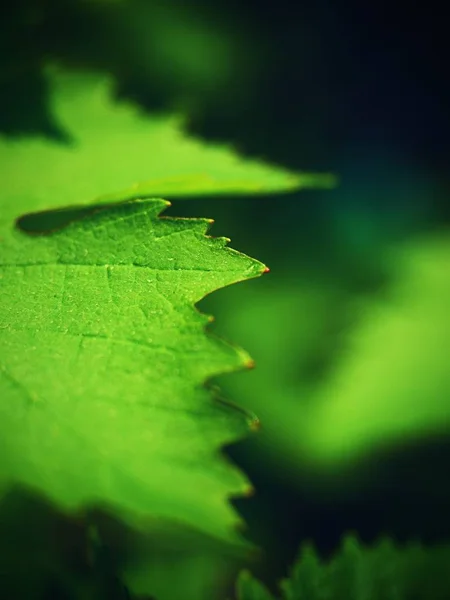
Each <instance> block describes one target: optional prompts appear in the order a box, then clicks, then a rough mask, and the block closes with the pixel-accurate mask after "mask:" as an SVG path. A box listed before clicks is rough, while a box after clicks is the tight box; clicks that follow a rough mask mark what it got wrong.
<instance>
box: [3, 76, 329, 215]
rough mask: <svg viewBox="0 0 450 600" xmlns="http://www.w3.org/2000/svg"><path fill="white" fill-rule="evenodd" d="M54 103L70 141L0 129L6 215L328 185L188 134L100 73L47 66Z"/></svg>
mask: <svg viewBox="0 0 450 600" xmlns="http://www.w3.org/2000/svg"><path fill="white" fill-rule="evenodd" d="M48 76H49V78H50V79H49V85H50V90H51V92H50V103H51V107H52V113H53V115H54V118H55V120H56V122H57V123H58V124H59V126H60V128H61V129H62V131H63V133H64V135H65V138H66V140H65V142H63V141H61V140H60V141H57V140H55V139H48V138H43V137H25V138H16V139H15V138H8V137H0V164H1V165H2V170H1V185H2V196H3V200H2V204H3V206H2V217H1V218H2V220H5V221H9V220H11V219H13V218H16V217H17V216H18V215H21V214H23V213H25V212H27V211H35V212H38V211H41V210H49V209H56V208H60V207H66V206H68V205H71V206H73V205H91V204H104V203H107V204H108V203H111V202H115V201H122V200H130V199H133V198H147V197H154V198H155V197H156V198H157V197H163V198H172V197H174V196H189V195H201V194H224V193H226V194H230V193H232V194H239V193H244V194H248V193H250V194H252V193H271V192H282V191H287V190H295V189H298V188H301V187H310V186H325V187H327V186H330V185H333V182H334V180H333V178H332V177H331V176H329V175H317V174H308V173H305V174H293V173H291V172H289V171H287V170H285V169H282V168H277V167H273V166H269V165H267V164H265V163H263V162H258V161H251V160H246V159H243V158H241V157H239V156H238V155H237V154H236V153H235V152H234V151H233V150H232V149H231V148H229V147H226V146H223V145H221V146H218V145H216V146H213V145H209V146H208V145H207V144H205V143H204V142H203V141H200V140H196V139H194V138H191V137H188V136H187V135H186V133H185V132H184V131H183V127H182V120H183V119H182V117H181V116H180V115H178V116H177V115H175V116H174V115H172V116H167V115H159V116H155V115H153V116H148V115H145V114H143V113H142V112H140V111H139V110H138V109H137V108H136V107H135V106H133V105H132V104H131V103H126V102H114V101H113V98H112V89H111V88H112V86H111V82H110V81H109V80H108V79H107V78H105V77H102V76H100V75H98V74H95V73H86V72H63V71H58V70H56V69H55V68H52V69H49V70H48Z"/></svg>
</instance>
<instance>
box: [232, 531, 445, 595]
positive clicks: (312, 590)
mask: <svg viewBox="0 0 450 600" xmlns="http://www.w3.org/2000/svg"><path fill="white" fill-rule="evenodd" d="M449 559H450V546H449V545H445V546H444V545H442V546H433V547H423V546H421V545H418V544H409V545H407V546H404V547H403V548H400V547H397V546H396V545H395V544H394V543H393V541H392V540H391V539H389V538H383V539H380V540H379V541H378V542H377V543H375V544H374V545H373V546H371V547H365V546H363V545H362V544H361V543H360V542H359V541H358V539H357V538H356V537H355V536H353V535H347V536H346V537H345V538H344V540H343V544H342V548H341V549H340V551H338V552H337V553H336V554H335V556H334V557H332V559H331V560H329V561H322V560H320V559H319V558H318V557H317V555H316V553H315V551H314V549H313V548H311V547H310V548H305V549H303V550H302V551H301V552H300V554H299V558H298V559H297V561H296V564H295V566H294V568H293V570H292V573H291V577H290V578H289V579H286V580H284V581H283V582H281V585H280V587H281V592H282V596H281V597H282V598H283V600H343V599H344V598H345V599H346V600H410V599H411V598H427V599H428V598H429V600H444V598H448V597H449V594H450V577H449V574H448V561H449ZM313 581H314V582H316V583H315V584H313V586H311V582H313ZM319 581H320V584H319ZM237 590H238V600H274V599H273V597H272V596H271V595H270V594H269V593H268V592H267V591H266V590H265V588H263V586H262V585H261V584H260V583H259V582H258V581H257V580H255V579H253V578H252V576H251V575H250V574H249V573H247V572H244V573H243V574H241V576H240V577H239V579H238V583H237Z"/></svg>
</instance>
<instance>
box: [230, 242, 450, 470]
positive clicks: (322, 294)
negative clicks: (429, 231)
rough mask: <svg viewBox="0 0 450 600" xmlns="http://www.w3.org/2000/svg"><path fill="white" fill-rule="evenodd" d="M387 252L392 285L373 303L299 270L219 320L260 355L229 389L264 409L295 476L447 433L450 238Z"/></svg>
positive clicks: (250, 293) (264, 438) (265, 437)
mask: <svg viewBox="0 0 450 600" xmlns="http://www.w3.org/2000/svg"><path fill="white" fill-rule="evenodd" d="M380 252H382V254H381V256H379V257H378V260H379V261H381V262H382V263H384V267H385V269H386V270H387V272H388V273H389V280H390V283H389V284H388V286H387V288H385V289H383V290H382V291H380V292H379V293H378V294H377V296H376V297H374V298H372V299H370V298H369V299H368V298H365V299H363V298H361V297H359V298H358V297H357V296H355V295H350V293H349V292H348V291H345V289H344V288H340V287H339V285H334V286H333V285H330V284H329V283H328V284H327V283H326V282H325V281H324V280H322V281H320V277H317V276H316V278H315V280H312V279H307V278H306V277H304V278H302V277H301V276H297V277H295V275H292V276H290V277H284V278H283V279H281V278H279V279H278V281H276V282H274V281H272V282H269V281H266V282H264V283H262V285H261V286H253V288H252V289H246V290H244V289H242V288H241V290H240V295H241V297H236V298H235V299H231V298H227V302H226V303H225V302H224V303H223V304H222V306H221V309H222V318H221V327H224V328H225V329H226V330H227V331H229V332H230V334H231V335H233V337H234V338H236V337H237V338H238V339H240V340H245V342H246V343H247V344H249V345H250V346H253V352H254V354H255V355H256V356H257V361H258V368H257V369H256V370H255V371H254V372H253V373H251V374H250V376H249V377H248V378H242V377H239V376H235V377H233V378H231V379H230V380H229V381H228V382H225V381H223V382H222V384H223V387H224V388H226V389H227V391H228V393H230V394H232V396H233V397H234V398H239V399H240V401H241V402H242V403H243V404H245V406H246V407H247V408H249V409H251V410H253V411H255V412H256V414H258V415H259V417H260V418H261V421H262V427H263V429H262V432H261V434H260V436H259V445H262V444H264V446H265V452H266V453H269V454H271V455H272V457H273V455H274V453H276V454H277V457H278V458H277V459H278V461H279V462H280V464H290V466H291V468H292V469H293V470H294V473H295V470H296V468H298V467H299V466H300V465H301V464H310V466H313V467H314V469H319V472H320V469H321V468H324V467H327V468H331V467H332V468H339V465H342V464H346V463H348V462H350V463H352V462H358V461H359V460H360V459H361V458H362V457H363V456H364V455H366V454H368V453H369V454H370V453H371V452H374V451H377V449H379V448H380V447H383V446H392V445H396V444H399V443H400V444H402V443H403V442H405V441H406V442H408V441H410V440H411V439H412V440H417V439H420V438H421V437H427V436H429V435H430V434H440V433H447V434H449V433H450V402H449V396H448V394H449V389H450V375H449V369H448V356H450V317H449V315H448V306H449V305H450V270H449V268H448V266H449V264H450V242H449V238H448V236H447V235H445V234H441V235H438V234H437V235H436V236H429V237H425V238H424V239H421V238H418V239H416V240H410V241H409V242H408V243H405V244H402V245H400V246H399V247H397V248H396V247H394V248H392V249H391V250H390V251H389V252H388V251H387V250H386V249H384V251H383V250H381V249H380ZM269 277H270V276H269ZM275 277H276V275H275ZM258 287H259V289H258ZM225 311H228V314H227V316H226V317H225V316H224V313H225ZM225 319H226V320H225ZM259 449H261V448H260V447H259ZM319 477H320V473H319Z"/></svg>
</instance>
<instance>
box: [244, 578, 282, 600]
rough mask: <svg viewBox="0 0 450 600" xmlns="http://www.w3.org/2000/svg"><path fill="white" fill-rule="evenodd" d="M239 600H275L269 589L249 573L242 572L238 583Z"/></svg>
mask: <svg viewBox="0 0 450 600" xmlns="http://www.w3.org/2000/svg"><path fill="white" fill-rule="evenodd" d="M237 597H238V600H273V596H272V594H271V593H270V592H269V591H268V590H267V588H266V587H265V586H264V585H263V584H262V583H261V582H259V581H258V580H257V579H255V578H254V577H253V576H252V575H251V573H249V572H248V571H241V573H240V574H239V577H238V581H237Z"/></svg>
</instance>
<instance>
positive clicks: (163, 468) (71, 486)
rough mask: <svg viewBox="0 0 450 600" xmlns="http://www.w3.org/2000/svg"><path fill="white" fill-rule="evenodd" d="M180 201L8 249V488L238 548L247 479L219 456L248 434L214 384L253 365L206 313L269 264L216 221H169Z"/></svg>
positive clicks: (3, 448) (0, 389) (4, 272)
mask: <svg viewBox="0 0 450 600" xmlns="http://www.w3.org/2000/svg"><path fill="white" fill-rule="evenodd" d="M167 204H168V203H167V202H165V201H162V200H147V201H134V202H128V203H123V204H121V205H119V206H117V207H115V208H109V209H102V210H99V211H98V212H96V213H94V214H93V215H91V216H90V217H88V218H85V219H82V220H80V221H76V222H74V223H72V224H70V225H69V226H68V227H66V228H65V229H63V230H61V231H59V232H56V233H54V234H53V235H49V236H34V237H33V236H27V235H25V234H23V233H22V232H19V231H12V232H11V233H10V235H9V237H8V240H7V243H4V244H3V245H2V252H1V254H0V281H1V288H2V293H1V299H0V340H1V351H0V357H1V360H0V364H1V367H0V456H1V461H0V489H1V488H4V489H8V488H10V487H12V486H14V485H17V484H21V485H24V486H27V487H29V488H31V489H33V490H36V491H38V492H41V493H43V494H44V495H46V496H47V497H48V498H50V499H51V500H53V501H54V502H56V503H57V504H58V505H59V506H60V507H61V508H63V509H67V510H69V511H72V510H78V509H82V508H85V507H87V506H89V505H93V504H98V503H100V504H101V505H104V506H106V507H108V508H109V509H111V510H113V511H114V512H115V514H117V515H119V516H120V517H123V518H124V519H125V520H126V521H128V522H130V523H131V524H133V525H136V526H138V527H140V528H142V527H143V524H144V525H145V522H146V521H147V520H148V519H150V518H151V517H160V518H163V519H169V520H172V521H180V522H183V523H184V524H187V525H190V526H192V527H195V528H198V529H200V530H202V531H204V532H206V533H207V534H210V535H213V536H216V538H220V539H226V540H228V541H231V540H234V541H236V540H237V539H238V536H237V533H236V532H235V531H233V527H234V526H235V525H236V524H237V523H238V518H237V515H236V514H235V512H234V511H233V510H232V508H231V506H230V505H229V504H228V502H227V498H228V497H229V496H230V495H234V494H242V493H244V492H245V491H246V490H247V489H248V482H247V481H246V479H245V477H244V476H243V475H242V474H241V473H240V472H239V471H238V470H237V469H235V468H233V467H232V466H231V465H229V464H228V463H226V462H225V460H224V459H223V458H222V457H221V456H220V455H219V447H220V446H222V445H223V444H225V443H228V442H231V441H233V440H235V439H236V438H238V437H240V436H243V435H245V434H246V432H247V431H248V425H249V423H248V419H246V418H245V416H244V415H243V414H242V413H240V412H239V411H237V410H235V409H231V408H230V407H229V406H227V405H225V404H223V403H219V402H213V401H212V400H211V396H210V393H209V392H208V390H207V389H206V388H205V387H204V386H203V384H204V383H205V382H206V381H208V380H209V379H210V378H211V377H213V376H215V375H217V374H218V373H226V372H229V371H233V370H235V369H239V368H243V367H244V366H245V365H247V364H249V357H248V356H247V355H246V353H244V352H243V351H241V350H238V349H236V348H234V347H232V346H230V345H229V344H227V343H225V342H222V341H220V340H218V339H215V338H213V337H212V336H208V335H205V332H204V328H205V325H206V324H207V322H208V321H209V320H210V319H209V317H207V316H205V315H203V314H200V313H199V312H198V311H197V310H196V309H195V307H194V304H195V303H196V302H198V301H199V300H200V299H201V298H202V297H203V296H205V295H206V294H209V293H210V292H212V291H213V290H216V289H217V288H220V287H223V286H226V285H229V284H231V283H234V282H237V281H240V280H244V279H248V278H251V277H255V276H257V275H259V274H260V273H261V272H263V270H264V266H263V265H261V263H259V262H257V261H255V260H253V259H250V258H248V257H246V256H244V255H241V254H239V253H238V252H235V251H233V250H231V249H228V248H226V247H225V245H226V243H227V240H226V239H224V238H211V237H209V236H206V235H205V232H206V231H207V229H208V227H209V225H210V221H208V220H207V219H171V218H159V217H158V214H159V213H160V211H161V210H162V209H163V208H164V207H165V206H167Z"/></svg>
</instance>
